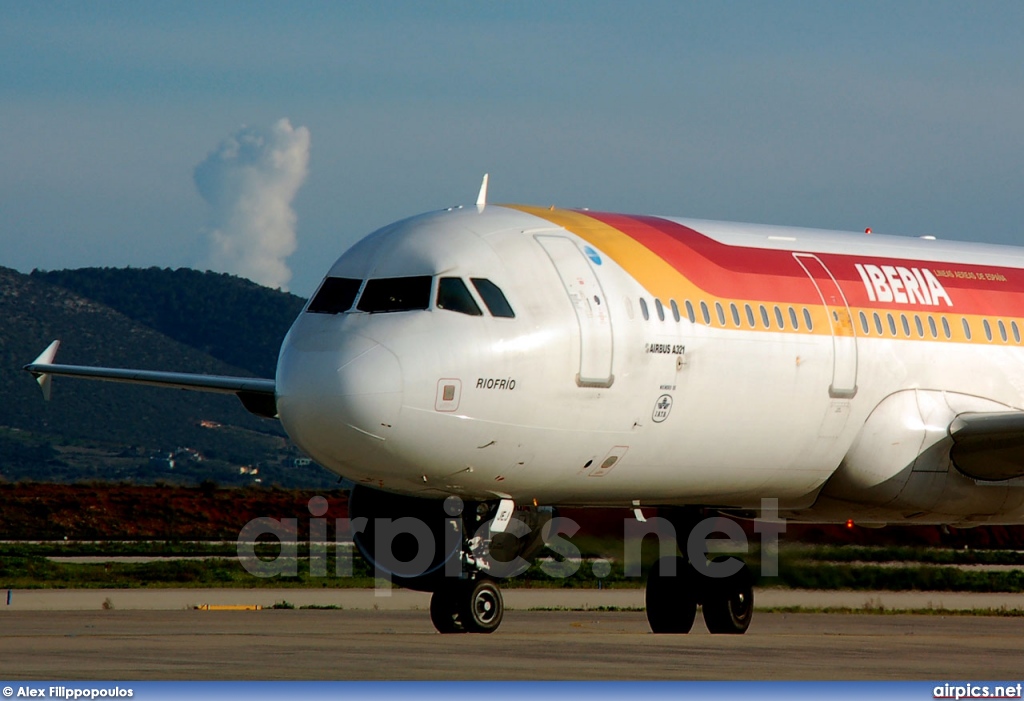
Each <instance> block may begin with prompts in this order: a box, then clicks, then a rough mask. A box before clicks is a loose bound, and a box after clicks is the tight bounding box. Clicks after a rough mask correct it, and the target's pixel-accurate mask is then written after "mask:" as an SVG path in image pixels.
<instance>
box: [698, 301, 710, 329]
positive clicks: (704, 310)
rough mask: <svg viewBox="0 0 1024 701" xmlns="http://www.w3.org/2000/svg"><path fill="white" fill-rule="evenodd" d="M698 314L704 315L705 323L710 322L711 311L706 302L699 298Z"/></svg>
mask: <svg viewBox="0 0 1024 701" xmlns="http://www.w3.org/2000/svg"><path fill="white" fill-rule="evenodd" d="M700 315H701V316H702V317H704V323H705V324H710V323H711V312H710V311H708V305H707V302H705V301H704V300H701V302H700Z"/></svg>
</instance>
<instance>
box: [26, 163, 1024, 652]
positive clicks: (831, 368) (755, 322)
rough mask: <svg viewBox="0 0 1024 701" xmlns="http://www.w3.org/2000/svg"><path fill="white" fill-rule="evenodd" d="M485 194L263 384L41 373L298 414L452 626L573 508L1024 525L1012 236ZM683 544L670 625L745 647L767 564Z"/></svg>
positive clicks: (492, 625) (438, 218)
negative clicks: (698, 214)
mask: <svg viewBox="0 0 1024 701" xmlns="http://www.w3.org/2000/svg"><path fill="white" fill-rule="evenodd" d="M486 191H487V179H486V177H485V179H484V183H483V185H482V186H481V189H480V195H479V196H478V199H477V202H476V204H475V206H474V205H468V206H464V207H452V208H449V209H445V210H442V211H437V212H432V213H427V214H423V215H420V216H415V217H412V218H409V219H405V220H403V221H399V222H396V223H394V224H391V225H388V226H385V227H384V228H382V229H379V230H378V231H375V232H373V233H371V234H370V235H368V236H367V237H365V238H364V239H362V240H360V241H359V242H358V243H356V244H355V245H354V246H352V247H351V248H350V249H349V250H348V251H346V252H345V253H344V254H343V255H342V256H341V257H340V258H339V259H338V260H337V262H336V263H334V265H333V266H331V268H330V270H329V271H328V272H327V275H326V276H325V278H324V279H323V282H322V283H321V284H320V286H319V288H318V289H317V291H316V293H315V294H314V295H313V296H312V297H311V298H310V300H309V301H308V303H307V304H306V306H305V308H304V309H303V310H302V312H301V313H300V314H299V316H298V318H297V319H296V320H295V322H294V324H293V326H292V327H291V329H290V331H289V332H288V334H287V336H286V338H285V339H284V341H283V343H282V346H281V350H280V355H279V359H278V364H277V369H276V376H275V378H273V379H245V378H231V377H210V376H204V375H192V374H186V373H176V372H156V371H142V370H129V369H117V368H95V367H87V366H68V365H59V364H56V363H55V362H54V359H55V358H54V356H55V354H56V350H57V342H55V343H54V344H53V345H51V347H50V348H48V349H47V350H46V351H45V352H44V353H43V354H42V355H40V356H39V358H37V359H36V360H35V362H33V363H30V364H29V365H27V366H25V369H26V370H27V371H29V372H30V373H32V374H33V375H35V376H36V378H37V380H38V381H39V382H40V384H41V385H42V387H43V390H44V394H45V395H46V396H47V398H48V397H49V393H50V383H51V379H52V377H53V376H57V375H64V376H78V377H90V378H94V379H102V380H108V381H119V382H134V383H142V384H153V385H162V386H169V387H177V388H182V389H189V390H200V391H212V392H222V393H229V394H235V395H236V396H238V397H239V399H240V400H241V401H242V403H243V404H244V405H245V406H246V408H248V409H249V410H250V411H252V412H253V413H255V414H257V415H260V416H264V417H270V418H277V419H279V420H280V422H281V424H282V426H283V427H284V430H285V431H286V432H287V434H288V435H289V436H290V438H291V439H292V440H293V441H294V443H295V444H296V445H297V446H298V447H299V448H301V449H302V450H303V451H305V452H306V453H307V454H308V455H310V456H311V457H312V458H313V459H314V460H316V461H317V462H318V463H319V464H320V465H322V466H324V467H326V468H327V469H329V470H331V471H333V472H335V473H337V474H338V475H341V476H343V477H344V479H345V480H346V484H348V485H351V495H350V516H351V517H352V518H353V523H356V522H358V521H359V519H363V521H361V522H359V523H360V526H359V528H354V530H356V533H355V536H354V539H355V542H356V544H357V545H358V547H359V549H360V551H361V552H362V553H363V555H364V556H365V557H366V558H367V559H368V560H369V561H370V562H371V563H372V564H374V566H375V567H376V568H377V570H378V572H385V573H386V574H387V575H389V576H390V577H391V578H392V580H393V581H394V582H395V583H397V584H400V585H402V586H406V587H410V588H413V589H419V590H423V591H429V592H432V596H431V604H430V616H431V620H432V622H433V624H434V626H435V627H436V628H437V630H438V631H440V632H442V633H460V632H474V633H490V632H493V631H494V630H496V629H497V628H498V626H499V624H500V623H501V620H502V616H503V610H504V606H503V601H502V595H501V590H500V584H499V580H500V575H501V572H502V571H503V567H502V566H503V565H509V567H510V566H511V564H515V563H522V562H527V563H528V562H530V561H531V560H533V559H534V558H536V557H537V556H538V553H539V552H540V551H541V549H542V546H543V545H544V542H545V540H546V539H547V538H548V537H550V536H551V524H552V523H553V515H554V513H555V512H554V508H555V507H577V506H579V507H595V506H600V507H621V508H623V509H624V510H626V511H623V513H624V514H628V513H629V512H628V510H633V511H634V513H635V514H636V518H637V519H642V518H643V515H642V511H640V509H641V508H657V509H658V514H659V515H660V516H663V518H664V520H665V522H667V523H668V524H669V525H670V526H671V527H673V528H674V529H676V531H677V533H678V534H681V535H683V536H685V535H686V534H688V533H689V534H692V533H694V532H696V531H695V526H696V525H697V524H699V523H700V522H702V519H703V518H704V517H705V516H707V515H722V516H726V517H736V518H757V517H758V516H759V515H760V516H761V517H762V518H765V517H766V515H767V512H768V511H776V510H777V517H778V518H780V519H785V520H789V521H793V522H804V523H836V524H841V523H848V522H850V521H851V520H852V521H854V522H856V523H858V524H862V525H867V526H882V525H885V524H896V523H898V524H922V525H923V524H930V525H936V524H947V525H954V526H958V527H969V526H975V525H981V524H1019V523H1024V349H1022V343H1024V341H1022V338H1021V334H1022V327H1024V313H1022V311H1021V310H1024V251H1022V250H1021V249H1017V248H1012V247H1003V246H995V245H986V244H977V243H957V242H948V241H940V240H935V239H934V237H920V238H909V237H894V236H880V235H866V234H862V233H849V232H847V233H841V232H834V231H822V230H813V229H805V228H792V227H780V226H765V225H754V224H739V223H729V222H715V221H704V220H695V219H682V218H676V217H668V216H646V215H643V216H640V215H624V214H613V213H606V212H598V211H590V210H586V209H559V208H555V207H537V206H524V205H492V204H488V203H487V196H486ZM416 524H424V525H422V526H419V525H416ZM417 529H419V530H417ZM424 530H425V531H426V532H425V533H424V532H423V531H424ZM410 534H412V535H413V536H414V537H413V538H409V537H407V536H409V535H410ZM396 535H397V536H405V539H404V540H403V539H402V537H396ZM428 546H429V547H428ZM688 555H689V550H685V551H684V552H681V553H675V554H670V555H666V556H664V557H662V558H661V559H659V560H658V561H657V562H656V563H655V564H654V566H653V567H652V568H651V569H650V571H649V573H648V575H647V582H646V593H645V596H646V604H647V607H646V609H647V619H648V622H649V624H650V626H651V629H652V631H654V632H656V633H673V634H682V633H686V632H689V631H690V629H691V627H692V625H693V623H694V620H695V617H696V612H697V608H698V606H700V607H701V611H702V615H703V618H704V621H705V623H706V625H707V627H708V629H709V630H710V631H711V632H713V633H731V634H738V633H743V632H745V631H746V630H747V629H748V626H749V625H750V621H751V618H752V613H753V588H752V585H753V576H752V574H751V572H750V570H749V568H748V567H747V566H746V565H745V564H743V563H742V562H741V561H738V560H733V561H732V562H731V563H730V562H726V563H725V564H729V565H730V568H729V571H728V572H727V573H725V574H722V573H721V572H719V573H717V574H715V575H714V576H713V577H712V576H710V572H708V571H707V568H708V567H709V566H710V565H712V564H723V563H722V562H721V558H714V559H713V558H703V557H696V558H695V557H692V556H688ZM704 560H706V561H704ZM504 571H509V568H508V567H505V568H504Z"/></svg>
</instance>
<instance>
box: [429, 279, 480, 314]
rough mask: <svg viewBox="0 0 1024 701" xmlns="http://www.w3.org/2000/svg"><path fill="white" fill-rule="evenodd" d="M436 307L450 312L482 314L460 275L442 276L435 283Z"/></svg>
mask: <svg viewBox="0 0 1024 701" xmlns="http://www.w3.org/2000/svg"><path fill="white" fill-rule="evenodd" d="M437 308H438V309H447V310H448V311H450V312H458V313H459V314H469V315H470V316H483V312H482V311H480V307H479V306H477V303H476V300H474V299H473V295H471V294H470V293H469V288H468V287H466V283H464V282H463V281H462V278H460V277H443V278H441V279H440V281H439V282H438V283H437Z"/></svg>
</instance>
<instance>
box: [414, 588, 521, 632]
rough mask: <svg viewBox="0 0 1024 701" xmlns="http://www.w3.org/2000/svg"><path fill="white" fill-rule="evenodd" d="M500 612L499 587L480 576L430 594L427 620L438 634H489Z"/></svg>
mask: <svg viewBox="0 0 1024 701" xmlns="http://www.w3.org/2000/svg"><path fill="white" fill-rule="evenodd" d="M504 614H505V603H504V600H503V599H502V596H501V589H500V588H499V587H498V585H497V584H496V583H495V582H492V581H491V580H489V579H486V578H482V577H481V578H479V579H476V580H469V581H460V582H457V583H453V584H452V585H449V586H446V587H444V588H442V589H438V590H437V591H435V592H434V593H433V594H432V595H431V597H430V621H431V623H433V624H434V628H436V629H437V631H438V632H439V633H493V632H494V631H496V630H497V629H498V626H499V625H501V619H502V616H504Z"/></svg>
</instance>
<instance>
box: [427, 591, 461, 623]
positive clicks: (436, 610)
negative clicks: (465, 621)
mask: <svg viewBox="0 0 1024 701" xmlns="http://www.w3.org/2000/svg"><path fill="white" fill-rule="evenodd" d="M458 593H459V592H458V590H457V589H455V590H454V591H453V590H452V589H450V588H449V589H439V590H437V591H435V592H434V593H433V594H431V595H430V622H431V623H433V624H434V628H436V629H437V632H438V633H446V634H447V633H465V632H466V629H465V628H464V627H463V626H462V619H461V617H460V615H459V597H458Z"/></svg>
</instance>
